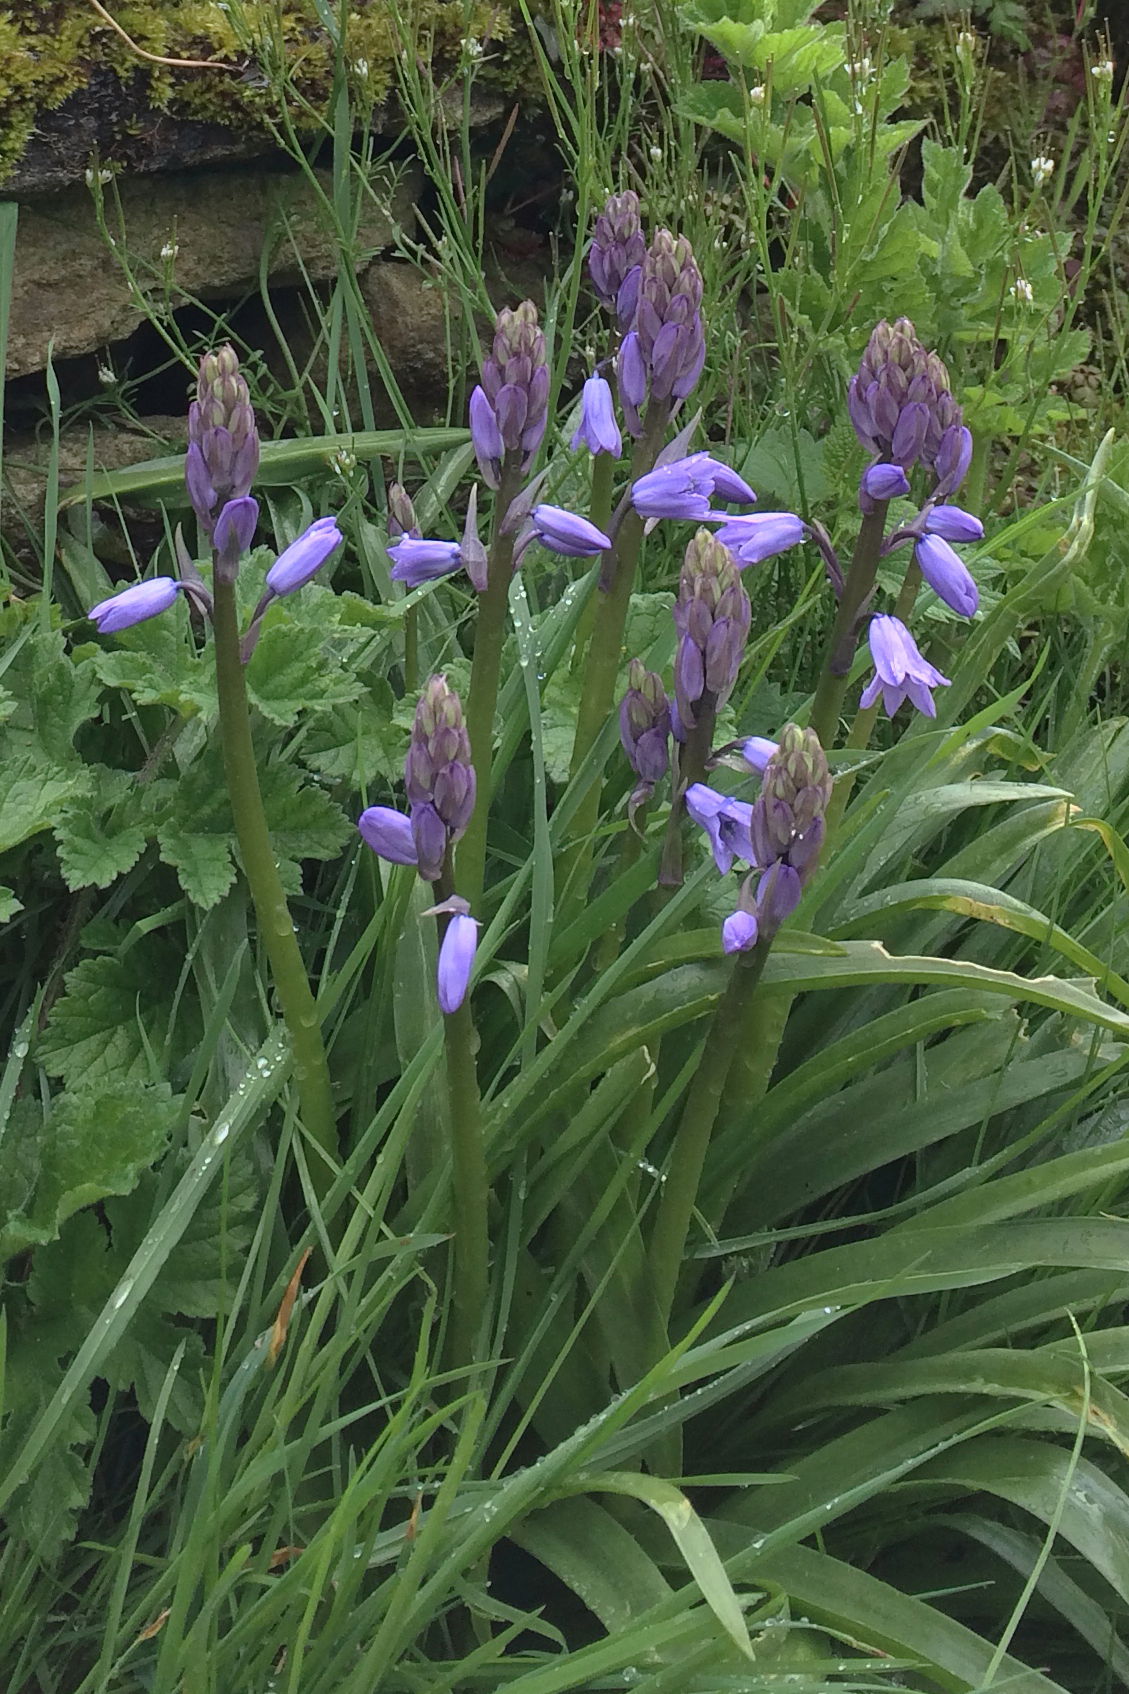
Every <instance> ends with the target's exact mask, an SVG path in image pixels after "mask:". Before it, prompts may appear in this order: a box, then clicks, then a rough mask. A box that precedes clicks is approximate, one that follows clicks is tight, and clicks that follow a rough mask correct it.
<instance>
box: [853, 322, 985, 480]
mask: <svg viewBox="0 0 1129 1694" xmlns="http://www.w3.org/2000/svg"><path fill="white" fill-rule="evenodd" d="M847 406H848V410H849V412H850V416H851V423H852V424H853V425H854V429H855V434H856V435H857V436H858V438H859V440H860V442H861V443H862V445H863V446H864V447H865V448H866V450H867V452H868V453H872V454H873V455H874V460H875V462H874V463H873V464H872V465H870V466H869V467H868V468H867V470H866V471H864V472H863V477H862V483H861V485H860V488H859V503H860V505H861V506H862V509H863V511H871V510H873V508H874V505H875V503H876V502H878V501H881V500H892V499H895V498H898V497H899V496H901V495H904V494H907V493H908V492H909V481H908V478H907V476H906V472H907V471H908V470H910V469H911V468H912V467H913V466H914V465H915V464H917V463H918V461H920V462H921V463H922V464H924V465H926V466H927V467H928V468H929V469H931V470H932V471H933V472H934V475H935V477H936V479H937V486H936V488H935V489H934V493H933V497H934V499H943V498H944V497H945V496H947V495H949V494H952V493H955V491H956V489H957V488H959V486H960V484H961V482H962V481H963V480H964V477H965V475H966V474H967V471H968V466H969V463H970V461H971V458H972V436H971V435H970V433H969V431H968V430H967V429H966V428H965V426H964V421H963V417H962V414H961V409H960V407H959V406H958V405H957V403H956V401H955V400H954V399H953V396H952V392H951V390H950V387H949V373H948V371H947V370H946V369H945V365H944V362H943V360H942V359H941V358H940V357H939V355H938V354H936V353H932V352H929V351H927V349H926V348H925V347H924V346H923V345H922V343H921V342H920V341H919V340H918V336H917V331H916V330H915V329H914V327H913V324H912V323H911V322H910V320H909V318H899V319H898V321H897V322H896V323H895V324H889V323H887V322H886V321H885V319H883V321H882V322H881V323H880V324H879V325H878V326H877V327H876V329H875V330H874V331H873V333H872V335H871V337H870V340H869V341H868V342H867V346H866V351H865V352H864V354H863V356H862V359H861V361H860V363H859V368H858V371H857V372H856V373H855V375H854V376H853V377H852V378H851V383H850V387H849V389H848V391H847Z"/></svg>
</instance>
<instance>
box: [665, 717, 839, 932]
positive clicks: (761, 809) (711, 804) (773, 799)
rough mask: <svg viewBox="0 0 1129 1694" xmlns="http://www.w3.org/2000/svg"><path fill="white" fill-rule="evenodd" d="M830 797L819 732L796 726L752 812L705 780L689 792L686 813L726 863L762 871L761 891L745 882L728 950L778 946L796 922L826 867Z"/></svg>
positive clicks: (786, 735)
mask: <svg viewBox="0 0 1129 1694" xmlns="http://www.w3.org/2000/svg"><path fill="white" fill-rule="evenodd" d="M758 751H759V748H758ZM830 799H831V772H830V770H829V769H828V765H827V759H826V757H825V755H824V752H823V748H822V747H821V746H820V744H819V739H818V737H817V736H816V734H815V732H814V730H810V729H800V728H799V726H798V725H796V724H792V723H790V724H786V725H785V726H784V728H783V730H782V731H781V734H780V741H779V744H778V746H777V748H776V751H775V752H774V753H773V754H772V755H771V756H770V757H769V759H768V761H767V764H766V765H765V769H764V776H763V778H762V781H761V791H760V795H759V796H758V798H757V800H756V801H755V802H754V803H753V805H752V806H750V807H748V808H747V809H746V808H745V807H744V806H743V805H742V803H741V802H740V801H735V800H730V799H726V798H725V797H723V796H722V795H719V794H715V792H714V790H713V789H711V788H708V787H706V785H705V784H704V783H699V784H695V785H694V787H692V788H691V789H689V790H688V791H687V795H686V803H687V809H688V810H689V811H690V814H691V816H692V817H694V818H695V819H696V821H698V822H699V823H701V824H702V825H703V827H704V828H705V829H706V830H707V833H708V834H709V835H710V838H711V841H712V843H713V846H714V858H715V860H717V861H718V864H719V866H720V865H722V864H723V863H724V860H725V857H726V855H727V854H728V857H729V863H730V864H731V863H732V859H733V857H734V856H736V857H738V858H746V859H747V860H748V861H749V863H750V864H752V865H753V866H754V867H755V869H756V872H757V873H758V874H757V877H756V881H755V887H754V878H753V877H752V876H749V877H746V878H745V881H744V882H743V883H742V885H741V891H740V894H739V895H738V900H737V910H736V911H734V912H731V913H730V915H729V917H727V918H726V920H725V922H724V924H723V925H722V932H721V935H722V945H723V947H724V948H725V951H726V952H727V953H743V952H747V951H748V950H749V949H750V948H752V947H754V946H755V945H756V944H757V942H758V940H759V941H771V940H772V939H773V937H774V936H775V935H776V933H777V931H778V930H779V929H780V927H781V925H782V924H784V923H786V922H787V920H788V919H789V918H790V917H791V915H792V913H793V912H794V911H795V909H796V907H797V906H798V905H799V903H800V899H801V896H802V895H803V891H804V887H805V885H806V884H807V882H808V881H809V880H810V879H811V876H812V874H813V873H814V871H815V867H816V865H817V864H818V862H819V854H820V850H821V848H822V846H823V838H824V832H825V824H824V814H825V812H826V810H827V806H828V803H829V801H830ZM738 808H740V809H739V810H738ZM719 841H720V844H721V846H722V848H723V853H722V856H721V857H720V858H719V855H718V844H719ZM725 868H726V869H728V864H727V865H726V866H725Z"/></svg>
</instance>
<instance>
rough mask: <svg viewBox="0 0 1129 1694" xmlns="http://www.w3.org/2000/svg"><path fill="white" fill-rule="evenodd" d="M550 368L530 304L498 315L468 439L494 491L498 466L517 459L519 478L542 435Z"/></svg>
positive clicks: (474, 401)
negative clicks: (504, 461) (512, 457)
mask: <svg viewBox="0 0 1129 1694" xmlns="http://www.w3.org/2000/svg"><path fill="white" fill-rule="evenodd" d="M548 418H549V366H548V361H547V358H546V354H545V336H544V334H543V332H542V330H541V328H540V326H539V324H538V322H537V308H536V306H535V305H534V304H533V302H532V300H523V301H522V303H521V305H520V306H516V307H514V308H512V309H511V308H510V307H508V306H507V307H506V308H504V309H503V310H502V311H501V312H499V313H498V316H497V319H496V320H495V325H494V341H493V344H492V346H491V349H490V352H489V354H488V355H487V357H486V359H485V361H484V363H483V366H482V382H481V383H480V384H479V386H478V387H477V388H475V390H474V392H473V394H472V395H471V397H470V434H471V441H472V442H473V444H474V451H475V456H476V458H477V459H478V468H479V470H480V471H481V472H482V479H483V481H484V482H485V483H486V484H487V485H488V486H489V487H490V488H497V487H498V485H499V483H500V482H501V477H502V462H503V460H504V459H505V458H506V456H507V455H513V456H516V458H517V461H518V462H519V463H520V468H521V470H522V471H523V472H524V471H526V470H528V469H529V466H530V465H531V464H532V462H533V456H534V454H535V453H536V451H537V449H538V447H540V445H541V442H542V439H543V438H544V435H545V426H546V424H547V423H548Z"/></svg>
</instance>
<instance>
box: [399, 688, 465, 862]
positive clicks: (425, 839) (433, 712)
mask: <svg viewBox="0 0 1129 1694" xmlns="http://www.w3.org/2000/svg"><path fill="white" fill-rule="evenodd" d="M404 783H405V786H406V788H407V791H408V803H409V805H410V806H411V825H412V833H413V836H414V839H415V846H416V854H417V860H418V864H419V874H420V876H421V877H423V879H424V881H425V882H435V881H436V880H437V879H438V877H439V876H440V874H441V873H442V870H443V864H444V861H445V859H446V856H447V849H448V848H449V847H450V846H451V844H452V843H453V842H455V841H457V840H458V839H459V837H460V836H461V835H462V834H463V832H464V830H465V829H466V827H467V825H468V823H469V822H470V819H471V814H472V812H473V811H474V801H475V775H474V766H473V764H472V763H471V755H470V738H469V737H468V735H467V732H466V726H465V724H464V722H463V708H462V702H461V701H460V699H459V697H458V695H457V694H456V693H455V691H454V689H452V688H448V686H447V679H446V678H445V677H442V676H433V677H431V678H430V679H429V681H428V684H427V687H426V688H425V689H424V692H423V695H422V697H421V699H420V702H419V705H418V706H417V707H416V715H415V722H414V724H413V725H412V737H411V741H410V743H409V745H408V756H407V759H406V760H405V763H404Z"/></svg>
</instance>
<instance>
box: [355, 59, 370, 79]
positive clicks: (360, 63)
mask: <svg viewBox="0 0 1129 1694" xmlns="http://www.w3.org/2000/svg"><path fill="white" fill-rule="evenodd" d="M353 75H354V76H355V77H356V79H357V81H358V82H367V81H368V60H367V59H354V60H353Z"/></svg>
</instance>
